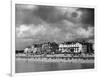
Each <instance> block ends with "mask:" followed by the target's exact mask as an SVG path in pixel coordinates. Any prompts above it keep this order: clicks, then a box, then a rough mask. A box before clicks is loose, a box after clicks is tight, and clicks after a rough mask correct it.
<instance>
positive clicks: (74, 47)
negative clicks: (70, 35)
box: [59, 42, 82, 53]
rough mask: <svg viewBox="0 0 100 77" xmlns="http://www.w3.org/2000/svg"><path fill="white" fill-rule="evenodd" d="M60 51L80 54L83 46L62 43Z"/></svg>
mask: <svg viewBox="0 0 100 77" xmlns="http://www.w3.org/2000/svg"><path fill="white" fill-rule="evenodd" d="M59 51H61V52H69V53H71V52H74V53H79V52H82V44H80V43H78V42H76V43H70V44H69V43H67V44H66V43H62V44H59Z"/></svg>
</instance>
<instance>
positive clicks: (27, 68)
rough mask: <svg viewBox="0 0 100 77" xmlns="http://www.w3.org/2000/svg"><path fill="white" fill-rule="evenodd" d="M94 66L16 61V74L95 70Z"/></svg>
mask: <svg viewBox="0 0 100 77" xmlns="http://www.w3.org/2000/svg"><path fill="white" fill-rule="evenodd" d="M93 67H94V64H93V63H91V64H80V63H46V62H34V61H29V62H28V63H27V61H25V60H16V63H15V72H16V73H26V72H40V71H57V70H72V69H87V68H93Z"/></svg>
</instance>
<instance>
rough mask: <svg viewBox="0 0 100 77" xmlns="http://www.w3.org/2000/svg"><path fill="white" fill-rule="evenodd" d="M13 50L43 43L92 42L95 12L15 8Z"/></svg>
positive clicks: (52, 8)
mask: <svg viewBox="0 0 100 77" xmlns="http://www.w3.org/2000/svg"><path fill="white" fill-rule="evenodd" d="M15 29H16V31H15V36H16V39H15V40H16V42H15V45H16V49H17V50H21V49H24V48H25V47H27V46H29V45H31V44H33V43H42V42H44V41H46V40H47V41H51V42H54V41H55V42H63V41H73V40H80V39H84V40H89V41H92V42H93V39H94V9H93V8H80V7H62V6H43V5H32V4H16V5H15Z"/></svg>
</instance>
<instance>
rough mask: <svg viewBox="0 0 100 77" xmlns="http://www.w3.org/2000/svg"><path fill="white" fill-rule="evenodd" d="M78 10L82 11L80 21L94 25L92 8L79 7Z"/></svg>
mask: <svg viewBox="0 0 100 77" xmlns="http://www.w3.org/2000/svg"><path fill="white" fill-rule="evenodd" d="M78 10H80V11H82V12H83V15H82V23H83V24H90V25H92V26H94V9H93V8H80V9H78Z"/></svg>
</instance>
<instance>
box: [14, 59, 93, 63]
mask: <svg viewBox="0 0 100 77" xmlns="http://www.w3.org/2000/svg"><path fill="white" fill-rule="evenodd" d="M16 61H25V62H44V63H94V59H86V60H83V59H67V60H66V59H51V58H49V59H48V58H16Z"/></svg>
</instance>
